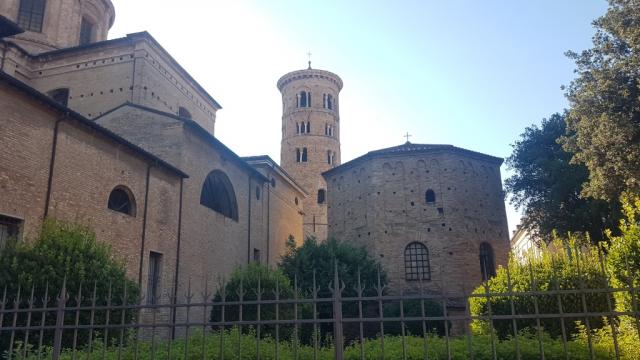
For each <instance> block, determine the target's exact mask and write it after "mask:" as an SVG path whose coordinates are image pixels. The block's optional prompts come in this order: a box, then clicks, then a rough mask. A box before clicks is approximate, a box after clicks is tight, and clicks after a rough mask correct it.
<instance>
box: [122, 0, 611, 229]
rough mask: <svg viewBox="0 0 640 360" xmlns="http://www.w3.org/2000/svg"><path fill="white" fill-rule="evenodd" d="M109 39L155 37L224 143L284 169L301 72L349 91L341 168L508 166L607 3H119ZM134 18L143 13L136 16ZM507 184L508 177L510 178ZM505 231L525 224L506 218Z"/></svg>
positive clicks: (558, 96)
mask: <svg viewBox="0 0 640 360" xmlns="http://www.w3.org/2000/svg"><path fill="white" fill-rule="evenodd" d="M112 1H113V3H114V5H115V6H116V23H115V25H114V27H113V28H112V31H111V33H110V37H111V38H114V37H120V36H123V35H125V34H127V33H131V32H136V31H141V30H148V31H149V32H150V33H151V34H152V35H153V36H154V37H155V38H156V39H157V40H158V41H159V42H160V43H161V44H162V45H163V46H164V47H165V48H166V49H167V50H168V51H169V52H170V53H171V54H172V55H173V56H174V57H175V58H176V59H177V60H178V61H179V62H180V63H181V64H182V65H183V66H184V67H185V68H186V69H187V70H188V71H189V72H190V73H191V74H192V75H193V76H194V77H195V78H196V79H197V80H198V81H199V82H200V83H201V84H202V85H203V86H204V87H205V88H206V89H207V90H208V91H209V92H210V93H211V94H212V95H213V97H214V98H216V100H218V101H219V102H220V103H221V104H222V106H223V109H222V110H221V111H219V112H218V117H217V123H216V136H217V137H218V138H220V140H222V141H223V142H224V143H225V144H227V145H228V146H230V147H231V148H232V149H233V150H234V151H236V152H237V153H238V154H240V155H243V156H244V155H256V154H268V155H270V156H271V157H272V158H274V159H275V160H276V161H279V159H280V150H279V149H280V128H281V101H280V94H279V92H278V90H277V89H276V86H275V84H276V81H277V80H278V78H279V77H280V76H281V75H283V74H284V73H286V72H289V71H292V70H297V69H301V68H304V67H306V61H307V55H306V53H307V52H308V51H311V53H312V54H313V55H312V61H313V63H312V65H313V67H314V68H321V69H325V70H329V71H332V72H335V73H336V74H338V75H339V76H340V77H342V79H343V80H344V83H345V86H344V89H343V91H342V93H341V94H340V106H341V107H340V111H341V114H340V115H341V126H342V128H341V130H342V134H341V142H342V161H343V162H345V161H348V160H350V159H352V158H354V157H357V156H359V155H361V154H363V153H365V152H367V151H370V150H374V149H378V148H382V147H388V146H394V145H398V144H400V143H402V142H403V141H404V138H403V137H402V135H403V134H404V133H405V132H407V131H408V132H409V133H410V134H412V137H411V141H412V142H416V143H440V144H452V145H456V146H459V147H464V148H468V149H471V150H476V151H480V152H484V153H487V154H490V155H494V156H500V157H507V156H509V154H510V152H511V146H510V144H512V143H513V142H514V141H515V140H516V139H517V137H518V136H519V134H521V133H522V132H523V130H524V128H525V127H526V126H529V125H531V124H534V123H539V122H540V120H541V119H542V118H544V117H548V116H549V115H550V114H552V113H553V112H556V111H562V109H564V108H565V107H566V106H567V102H566V100H565V98H564V96H563V92H562V90H561V89H560V86H561V85H563V84H568V83H569V82H570V81H571V79H572V78H573V77H574V74H573V69H574V64H573V63H572V62H571V61H570V60H569V59H567V58H566V57H565V56H564V53H565V51H567V50H582V49H586V48H588V47H590V44H591V37H592V35H593V33H594V29H593V27H592V25H591V22H592V21H593V20H594V19H595V18H597V17H599V16H601V15H602V14H604V12H605V11H606V8H607V3H606V1H604V0H555V1H552V0H535V1H518V0H501V1H498V0H486V1H477V0H464V1H463V0H447V1H444V0H439V1H435V0H424V1H362V0H355V1H334V0H326V1H302V0H300V1H285V0H264V1H251V0H230V1H220V0H208V1H202V0H181V1H180V2H175V1H169V0H156V1H151V0H136V1H131V0H112ZM140 14H145V15H144V16H140ZM508 175H509V174H508V172H507V171H506V169H504V167H503V178H505V177H507V176H508ZM508 215H509V224H510V228H511V229H513V228H514V226H515V224H517V222H518V218H519V216H518V215H517V213H516V212H515V211H514V210H513V209H512V208H509V209H508Z"/></svg>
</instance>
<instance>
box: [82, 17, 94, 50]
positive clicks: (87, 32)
mask: <svg viewBox="0 0 640 360" xmlns="http://www.w3.org/2000/svg"><path fill="white" fill-rule="evenodd" d="M92 39H93V24H92V23H91V21H89V20H88V19H87V18H84V17H83V18H82V22H81V23H80V45H86V44H89V43H91V41H92Z"/></svg>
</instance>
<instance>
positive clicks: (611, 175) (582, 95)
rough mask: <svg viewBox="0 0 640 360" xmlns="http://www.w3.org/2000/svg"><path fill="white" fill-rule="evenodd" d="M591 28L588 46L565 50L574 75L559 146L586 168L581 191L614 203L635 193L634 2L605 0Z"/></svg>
mask: <svg viewBox="0 0 640 360" xmlns="http://www.w3.org/2000/svg"><path fill="white" fill-rule="evenodd" d="M594 26H595V28H596V34H595V36H594V37H593V47H592V48H591V49H588V50H585V51H582V52H581V53H575V52H568V53H567V55H568V56H569V57H570V58H571V59H573V60H574V61H575V62H576V65H577V69H576V73H577V74H578V76H577V78H576V79H575V80H573V81H572V82H571V84H570V85H569V86H568V88H567V93H566V96H567V98H568V100H569V102H570V111H569V116H568V117H567V125H568V129H569V134H568V135H567V136H565V137H564V138H563V145H564V147H565V149H566V150H567V151H569V152H572V153H575V155H574V158H573V161H574V162H576V163H581V164H585V165H586V166H587V168H588V169H589V179H588V181H587V182H586V183H585V186H584V189H583V194H585V195H589V196H593V197H595V198H600V199H604V200H608V201H617V200H618V198H619V196H620V195H621V193H622V192H623V191H625V190H629V191H632V192H635V193H640V1H638V0H609V9H608V11H607V13H606V14H605V15H604V16H602V17H600V18H599V19H597V20H595V21H594Z"/></svg>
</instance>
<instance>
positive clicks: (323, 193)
mask: <svg viewBox="0 0 640 360" xmlns="http://www.w3.org/2000/svg"><path fill="white" fill-rule="evenodd" d="M326 195H327V192H326V190H325V189H320V190H318V204H324V201H325V198H326Z"/></svg>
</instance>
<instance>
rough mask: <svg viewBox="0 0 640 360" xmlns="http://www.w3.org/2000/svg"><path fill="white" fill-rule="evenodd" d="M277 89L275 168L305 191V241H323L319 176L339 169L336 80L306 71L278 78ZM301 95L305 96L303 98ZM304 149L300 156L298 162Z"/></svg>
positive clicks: (338, 82)
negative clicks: (277, 158)
mask: <svg viewBox="0 0 640 360" xmlns="http://www.w3.org/2000/svg"><path fill="white" fill-rule="evenodd" d="M278 89H279V90H280V92H281V93H282V108H283V114H282V143H281V147H280V151H281V153H280V164H281V165H282V167H283V168H284V169H285V170H286V171H287V173H289V174H290V175H291V176H292V177H293V178H294V179H295V180H296V181H297V182H299V183H300V184H301V185H302V187H303V188H304V189H305V190H307V191H308V192H309V197H308V198H306V199H305V201H304V210H305V216H304V235H305V237H306V236H315V237H316V238H317V239H319V240H325V239H326V238H327V231H328V230H327V227H328V226H327V201H326V199H325V200H324V201H323V202H322V203H320V202H319V201H318V191H319V190H324V191H326V189H327V185H326V183H325V181H324V179H323V178H322V175H321V174H322V172H324V171H327V170H329V169H331V168H333V167H334V166H337V165H340V115H339V111H338V110H339V101H338V94H339V93H340V90H341V89H342V80H341V79H340V78H339V77H338V75H336V74H333V73H331V72H328V71H324V70H315V69H311V68H309V69H307V70H299V71H294V72H290V73H288V74H286V75H284V76H282V77H281V78H280V80H278ZM301 94H303V95H301ZM306 94H310V95H308V97H307V98H306V99H305V97H306V96H307V95H306ZM328 96H331V101H329V98H328ZM304 149H306V158H301V157H304V156H305V155H303V152H304ZM329 157H331V158H332V160H331V161H329Z"/></svg>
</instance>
